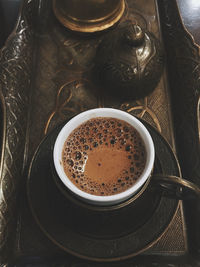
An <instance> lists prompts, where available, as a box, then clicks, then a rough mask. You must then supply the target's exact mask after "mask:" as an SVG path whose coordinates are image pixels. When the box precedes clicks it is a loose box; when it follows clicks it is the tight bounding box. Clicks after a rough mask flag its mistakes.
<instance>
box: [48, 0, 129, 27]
mask: <svg viewBox="0 0 200 267" xmlns="http://www.w3.org/2000/svg"><path fill="white" fill-rule="evenodd" d="M53 9H54V13H55V15H56V17H57V19H58V20H59V21H60V22H61V23H62V24H63V25H64V26H65V27H67V28H69V29H70V30H73V31H78V32H96V31H102V30H105V29H107V28H109V27H111V26H113V25H114V24H115V23H116V22H117V21H118V20H119V19H120V18H121V16H122V15H123V12H124V9H125V3H124V0H53Z"/></svg>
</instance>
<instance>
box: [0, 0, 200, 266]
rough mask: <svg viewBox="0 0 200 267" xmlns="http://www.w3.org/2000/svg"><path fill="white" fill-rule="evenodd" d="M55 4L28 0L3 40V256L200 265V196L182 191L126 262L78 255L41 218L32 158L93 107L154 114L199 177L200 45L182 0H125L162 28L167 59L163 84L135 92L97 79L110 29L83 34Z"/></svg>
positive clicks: (11, 260) (192, 175) (131, 15)
mask: <svg viewBox="0 0 200 267" xmlns="http://www.w3.org/2000/svg"><path fill="white" fill-rule="evenodd" d="M51 4H52V3H51V1H45V0H24V2H23V5H22V7H21V11H20V16H19V19H18V23H17V25H16V28H15V31H14V32H13V33H12V34H11V36H10V37H9V39H8V40H7V43H6V45H5V47H4V48H3V49H2V50H1V57H0V98H1V102H0V109H1V113H0V114H1V137H2V142H1V151H2V153H1V165H0V190H1V194H0V264H1V266H9V264H11V266H99V265H101V266H199V264H200V242H199V240H200V227H199V225H200V208H199V207H200V205H199V203H198V202H197V201H196V202H193V201H192V200H191V201H188V200H187V201H186V202H184V201H183V202H182V201H180V202H179V205H178V209H177V212H176V214H175V216H174V217H173V220H172V221H171V223H170V224H169V226H168V227H167V229H166V231H165V232H164V234H163V235H161V237H160V238H159V240H158V241H157V242H156V243H155V244H153V245H152V246H151V247H150V248H148V249H147V250H145V251H144V252H141V253H140V255H138V256H136V257H133V258H131V259H129V260H127V261H119V262H117V263H103V264H101V263H94V262H90V261H85V260H83V259H79V258H77V257H74V256H71V255H70V254H67V253H65V252H63V251H62V250H60V249H59V248H58V247H57V246H55V245H54V244H53V243H52V242H50V241H49V240H48V238H46V237H45V236H44V234H43V233H42V232H41V231H40V229H39V228H38V227H37V225H36V223H35V221H34V219H33V217H32V215H31V212H30V208H29V206H28V203H27V196H26V180H27V174H28V170H29V166H30V162H31V158H32V157H33V154H34V152H35V150H36V148H37V146H38V145H39V143H40V142H41V140H42V139H43V138H44V137H45V136H46V135H47V134H48V133H49V132H51V131H52V130H53V129H54V128H55V127H56V126H57V125H58V124H60V123H61V122H63V121H65V120H67V119H69V118H70V117H72V116H74V115H75V114H78V113H79V112H81V111H84V110H86V109H90V108H95V107H102V106H105V107H114V108H119V109H122V110H125V111H127V112H130V113H131V114H133V115H136V116H138V117H139V118H142V119H144V120H146V121H147V122H148V123H149V124H151V125H152V126H153V127H155V128H156V129H157V131H158V132H160V133H161V134H162V135H163V136H164V138H165V139H166V140H167V141H168V143H169V144H170V145H171V147H172V149H173V151H174V153H176V151H177V155H178V157H179V161H180V164H181V169H182V173H183V176H184V177H185V178H188V179H189V180H191V181H193V182H195V183H196V184H199V185H200V168H199V166H200V159H199V157H200V153H199V131H198V129H199V115H198V114H199V91H198V90H199V77H200V75H199V54H198V47H197V46H196V45H195V44H194V41H193V39H192V38H191V36H190V35H189V34H188V32H187V31H186V30H185V28H184V26H183V24H182V21H181V19H180V16H179V12H178V8H177V5H176V1H175V0H174V1H173V0H172V1H168V0H161V1H158V3H157V1H156V0H148V1H146V0H127V1H126V12H125V14H124V17H123V18H122V21H123V20H126V19H129V20H131V21H133V22H137V23H138V24H140V25H141V26H142V27H144V28H147V29H148V30H149V31H151V32H153V33H154V34H155V35H156V36H157V38H159V39H160V40H161V42H162V44H163V47H164V48H165V52H166V59H167V60H166V66H165V71H164V73H163V75H162V78H161V81H160V83H159V84H158V86H157V88H156V89H155V91H154V92H153V93H152V94H151V95H150V96H148V97H146V98H144V99H141V100H138V101H127V102H120V100H116V99H115V100H114V99H112V97H102V96H100V95H98V93H96V92H97V91H95V85H94V84H93V83H92V81H91V79H90V70H91V68H92V67H93V60H94V56H95V51H96V48H97V46H98V44H99V42H100V40H101V39H102V37H103V35H104V33H101V34H98V35H87V36H83V35H81V36H80V35H77V34H74V33H72V32H70V31H68V30H66V29H65V28H64V27H63V26H62V25H60V24H59V22H58V21H57V20H56V18H55V17H54V14H53V12H52V5H51ZM187 140H190V141H189V142H188V141H187ZM191 140H192V141H191ZM183 144H184V145H183ZM175 147H176V149H177V150H176V149H175ZM161 221H162V218H161ZM150 230H151V229H150Z"/></svg>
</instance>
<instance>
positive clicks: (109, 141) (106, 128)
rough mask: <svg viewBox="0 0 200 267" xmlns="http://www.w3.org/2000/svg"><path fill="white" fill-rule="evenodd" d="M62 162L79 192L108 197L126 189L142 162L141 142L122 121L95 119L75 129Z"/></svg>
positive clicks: (64, 151) (136, 133) (133, 131)
mask: <svg viewBox="0 0 200 267" xmlns="http://www.w3.org/2000/svg"><path fill="white" fill-rule="evenodd" d="M62 162H63V167H64V170H65V173H66V175H67V177H68V178H69V179H70V180H71V182H72V183H73V184H75V185H76V187H78V188H79V189H80V190H82V191H84V192H86V193H89V194H93V195H100V196H109V195H114V194H118V193H121V192H124V191H125V190H127V189H129V188H130V187H131V186H132V185H133V184H134V183H135V182H136V181H137V179H138V178H139V177H140V176H141V174H142V172H143V170H144V167H145V163H146V150H145V146H144V143H143V141H142V139H141V137H140V135H139V133H138V132H137V131H136V129H135V128H134V127H133V126H131V125H130V124H128V123H127V122H125V121H121V120H118V119H114V118H104V117H99V118H95V119H91V120H89V121H86V122H85V123H83V124H82V125H80V126H79V127H77V128H76V129H75V130H74V131H73V132H72V133H71V134H70V135H69V137H68V138H67V140H66V141H65V144H64V147H63V152H62Z"/></svg>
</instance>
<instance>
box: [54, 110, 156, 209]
mask: <svg viewBox="0 0 200 267" xmlns="http://www.w3.org/2000/svg"><path fill="white" fill-rule="evenodd" d="M97 117H106V118H116V119H120V120H124V121H126V122H128V123H129V124H131V125H132V126H133V127H134V128H135V129H136V130H137V131H138V132H139V134H140V136H141V138H142V140H143V142H144V144H145V148H146V164H145V168H144V170H143V172H142V174H141V176H140V178H138V179H137V181H136V183H135V184H134V185H133V186H131V187H130V188H129V189H127V190H125V191H123V192H121V193H117V194H114V195H110V196H97V195H92V194H89V193H86V192H84V191H82V190H80V189H79V188H78V187H76V186H75V185H74V184H73V183H72V182H71V181H70V179H69V178H68V177H67V175H66V174H65V172H64V169H63V166H62V150H63V145H64V142H65V141H66V139H67V138H68V136H69V135H70V134H71V133H72V131H73V130H74V129H76V128H77V127H78V126H80V125H81V124H82V123H84V122H86V121H88V120H90V119H93V118H97ZM154 160H155V149H154V144H153V140H152V138H151V135H150V133H149V132H148V130H147V129H146V127H145V126H144V125H143V124H142V123H141V122H140V121H139V120H138V119H137V118H136V117H134V116H133V115H131V114H129V113H127V112H125V111H122V110H118V109H113V108H96V109H90V110H87V111H84V112H82V113H80V114H78V115H76V116H75V117H73V118H72V119H71V120H69V121H68V122H67V123H66V124H65V125H64V126H63V128H62V129H61V131H60V132H59V134H58V136H57V138H56V142H55V145H54V150H53V161H54V166H55V169H56V172H57V174H58V176H59V178H60V179H61V181H62V182H63V184H64V185H65V186H66V187H67V188H68V189H69V190H70V191H71V192H72V193H74V194H75V195H76V196H77V197H79V198H82V199H83V200H85V201H86V202H89V203H92V204H94V205H101V206H104V205H113V204H115V203H116V204H117V203H119V202H122V201H124V200H126V199H127V198H129V197H131V196H132V195H134V194H135V193H136V192H137V191H138V190H139V189H140V188H141V187H142V186H143V185H144V183H145V182H146V181H147V179H148V178H149V176H150V175H151V172H152V170H153V165H154Z"/></svg>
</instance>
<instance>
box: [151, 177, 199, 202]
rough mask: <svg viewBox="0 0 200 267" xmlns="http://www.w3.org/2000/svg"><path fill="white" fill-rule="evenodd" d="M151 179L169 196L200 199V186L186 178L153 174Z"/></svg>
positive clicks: (181, 198) (182, 198)
mask: <svg viewBox="0 0 200 267" xmlns="http://www.w3.org/2000/svg"><path fill="white" fill-rule="evenodd" d="M151 181H152V183H153V185H155V186H158V188H159V189H160V190H162V192H163V194H164V195H165V196H167V197H172V198H176V199H180V200H185V199H194V198H199V199H200V187H199V186H198V185H196V184H194V183H192V182H190V181H188V180H186V179H182V178H180V177H177V176H173V175H163V174H156V175H152V177H151Z"/></svg>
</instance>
